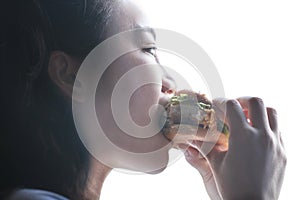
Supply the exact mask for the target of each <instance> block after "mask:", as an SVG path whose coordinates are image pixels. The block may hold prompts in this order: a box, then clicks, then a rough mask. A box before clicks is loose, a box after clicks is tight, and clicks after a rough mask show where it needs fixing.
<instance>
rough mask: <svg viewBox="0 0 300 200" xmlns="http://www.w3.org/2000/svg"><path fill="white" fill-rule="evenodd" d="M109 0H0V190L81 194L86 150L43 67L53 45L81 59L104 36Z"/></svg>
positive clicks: (66, 102)
mask: <svg viewBox="0 0 300 200" xmlns="http://www.w3.org/2000/svg"><path fill="white" fill-rule="evenodd" d="M113 5H114V3H113V2H112V0H29V1H24V0H14V1H10V0H7V1H4V2H3V1H2V2H1V12H0V13H1V16H0V17H1V35H0V66H1V74H0V81H1V82H0V87H1V98H0V101H1V102H0V105H1V107H2V108H1V109H0V110H1V135H0V191H1V192H2V193H4V192H5V191H11V190H14V189H18V188H37V189H46V190H50V191H53V192H56V193H59V194H63V195H65V196H67V197H69V198H71V199H83V198H84V196H83V189H84V188H85V186H86V181H87V173H88V169H89V162H88V161H89V154H88V152H87V150H86V149H85V147H84V146H83V144H82V143H81V141H80V139H79V137H78V135H77V132H76V129H75V126H74V122H73V117H72V110H71V105H70V101H69V100H67V99H65V97H64V96H63V95H62V94H61V92H60V91H59V89H58V88H57V87H56V86H55V85H54V84H53V82H52V81H51V80H50V78H49V76H48V73H47V66H48V62H49V57H50V54H51V52H52V51H55V50H61V51H64V52H66V53H67V54H69V55H72V56H76V57H79V58H84V57H85V56H86V55H87V54H88V53H89V52H90V51H91V50H92V49H93V48H94V47H95V46H96V45H97V44H99V43H100V42H101V41H103V40H104V39H105V38H106V32H105V31H106V27H107V24H109V21H110V19H111V17H110V16H111V13H112V10H113V8H114V6H113Z"/></svg>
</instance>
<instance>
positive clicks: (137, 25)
mask: <svg viewBox="0 0 300 200" xmlns="http://www.w3.org/2000/svg"><path fill="white" fill-rule="evenodd" d="M134 28H139V29H143V31H145V32H148V33H151V34H152V35H153V37H154V39H155V40H156V33H155V30H154V29H153V28H151V27H150V26H141V25H139V24H136V25H135V26H134Z"/></svg>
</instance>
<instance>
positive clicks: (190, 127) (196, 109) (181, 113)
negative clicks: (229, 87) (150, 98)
mask: <svg viewBox="0 0 300 200" xmlns="http://www.w3.org/2000/svg"><path fill="white" fill-rule="evenodd" d="M165 111H166V112H165V116H164V119H165V122H164V125H163V130H162V132H163V134H164V135H165V137H167V138H168V139H169V140H171V141H172V142H173V143H175V144H181V143H189V142H191V141H195V140H197V141H201V142H210V143H215V144H217V145H222V146H225V147H226V148H227V147H228V138H229V127H228V125H227V124H226V123H225V122H223V121H222V120H220V119H219V118H218V117H217V116H216V112H215V110H214V109H213V105H212V102H211V101H210V100H209V99H208V98H207V97H206V96H205V94H200V93H195V92H192V91H188V90H182V91H179V92H176V93H175V95H174V96H173V97H171V99H170V101H169V103H168V104H167V105H166V106H165Z"/></svg>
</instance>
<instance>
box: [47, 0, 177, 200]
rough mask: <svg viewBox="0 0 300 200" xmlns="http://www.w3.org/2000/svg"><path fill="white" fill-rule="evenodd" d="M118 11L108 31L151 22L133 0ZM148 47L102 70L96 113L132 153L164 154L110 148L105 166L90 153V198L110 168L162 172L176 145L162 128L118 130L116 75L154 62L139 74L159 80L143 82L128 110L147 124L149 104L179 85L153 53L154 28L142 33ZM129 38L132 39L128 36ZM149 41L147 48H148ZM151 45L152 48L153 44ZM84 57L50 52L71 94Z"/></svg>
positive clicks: (162, 100)
mask: <svg viewBox="0 0 300 200" xmlns="http://www.w3.org/2000/svg"><path fill="white" fill-rule="evenodd" d="M120 8H121V9H120V10H119V11H118V12H119V13H114V15H113V21H112V23H111V27H110V28H109V30H107V32H108V36H112V35H115V34H117V33H119V32H121V31H126V30H130V29H132V28H133V27H148V26H149V22H148V21H147V19H146V18H145V17H144V15H143V14H142V12H141V11H140V10H139V8H138V7H137V6H136V4H134V3H133V2H131V1H122V5H121V6H120ZM143 34H144V35H143V38H145V39H144V41H143V42H144V43H143V44H142V45H144V46H145V48H141V49H139V50H137V51H133V52H130V53H127V54H125V55H122V56H120V57H119V58H118V59H117V60H115V61H114V62H113V63H112V64H111V65H110V66H109V67H108V68H107V70H106V71H105V73H104V74H103V78H102V79H101V80H100V81H99V84H98V88H97V91H96V99H95V100H96V105H95V108H96V113H97V116H98V119H99V122H100V124H101V126H102V128H103V130H104V131H105V133H106V134H107V137H109V139H110V140H111V141H112V142H113V143H114V144H115V145H116V146H118V147H119V148H122V149H123V150H125V151H129V152H134V153H146V152H152V151H156V150H158V149H162V148H163V147H166V148H164V149H163V150H161V153H160V155H158V156H155V157H154V158H151V159H150V160H149V159H147V158H145V159H142V160H140V159H139V160H134V159H132V158H131V157H124V156H120V155H118V154H117V153H116V152H114V151H111V152H107V153H108V157H110V158H111V160H110V161H109V162H110V165H109V166H107V165H105V164H103V163H102V162H101V161H99V160H97V159H96V158H95V157H93V156H91V157H90V165H91V168H90V170H89V172H90V174H89V176H88V185H87V187H86V192H85V193H86V194H85V195H86V199H99V197H100V193H101V188H102V185H103V182H104V180H105V177H106V176H107V175H108V174H109V172H110V171H111V169H112V168H115V167H118V168H123V169H130V170H136V171H143V172H147V173H159V172H161V171H162V170H164V169H165V167H166V166H167V163H168V160H169V158H168V151H169V149H170V148H171V147H172V146H171V142H170V141H169V140H167V139H166V138H165V137H164V136H163V135H162V134H161V133H158V134H155V135H153V136H151V137H147V134H148V133H141V134H145V136H146V137H145V138H138V137H132V136H130V135H128V134H126V133H125V132H123V131H122V130H120V129H119V128H118V126H117V124H116V123H114V118H113V116H112V113H111V110H110V106H111V96H110V95H111V93H112V91H113V89H114V86H115V84H116V83H117V81H118V80H119V79H120V77H122V76H123V75H124V74H126V73H127V72H128V71H129V70H131V69H134V68H135V67H136V66H140V65H143V64H154V65H155V66H153V67H152V68H147V69H145V70H144V71H143V72H142V73H143V74H141V77H140V78H143V76H148V77H150V78H151V80H155V81H157V82H160V83H161V84H160V85H158V84H147V85H144V86H141V87H139V88H138V89H137V90H136V91H135V92H134V93H133V95H132V96H131V99H130V102H129V111H130V115H131V118H132V120H133V121H134V122H135V123H136V124H138V125H140V126H145V125H147V124H148V123H149V122H150V118H149V114H148V113H149V109H150V107H151V106H153V105H162V106H164V105H165V104H166V103H167V102H168V100H169V94H170V93H172V92H173V91H174V90H175V87H176V86H175V82H174V80H173V79H172V78H171V77H170V76H169V75H168V74H167V73H166V71H165V69H164V68H163V67H162V66H161V65H159V63H158V59H157V57H156V56H155V55H154V54H153V49H151V48H155V38H154V36H153V34H152V33H150V32H145V33H143ZM124 42H129V43H130V42H131V41H124ZM146 47H147V48H146ZM149 48H150V49H149ZM81 63H82V60H80V59H78V58H75V57H72V56H70V55H68V54H66V53H64V52H62V51H55V52H52V54H51V57H50V61H49V67H48V72H49V76H50V77H51V79H52V80H53V82H54V83H55V84H56V85H57V86H58V87H59V88H60V89H61V91H62V92H63V94H64V95H65V96H66V97H67V99H69V100H70V103H71V98H72V93H73V92H74V93H75V94H77V93H78V94H79V93H80V92H78V91H80V90H81V88H80V84H79V86H76V85H75V86H74V85H73V83H74V80H75V74H76V73H77V71H78V69H79V67H80V65H81ZM137 78H139V77H132V78H131V79H130V80H129V81H127V82H126V83H125V85H127V86H128V87H134V86H135V85H136V84H137V82H136V80H137ZM75 99H76V101H78V102H81V101H82V100H83V98H82V97H81V96H80V95H75Z"/></svg>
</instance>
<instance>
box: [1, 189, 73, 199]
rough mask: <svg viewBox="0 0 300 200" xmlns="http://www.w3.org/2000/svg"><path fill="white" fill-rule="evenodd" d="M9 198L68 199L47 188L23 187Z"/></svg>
mask: <svg viewBox="0 0 300 200" xmlns="http://www.w3.org/2000/svg"><path fill="white" fill-rule="evenodd" d="M7 200H68V199H67V198H65V197H63V196H61V195H59V194H55V193H52V192H48V191H45V190H35V189H21V190H17V191H15V192H14V193H12V194H11V195H10V196H9V198H8V199H7Z"/></svg>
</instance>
